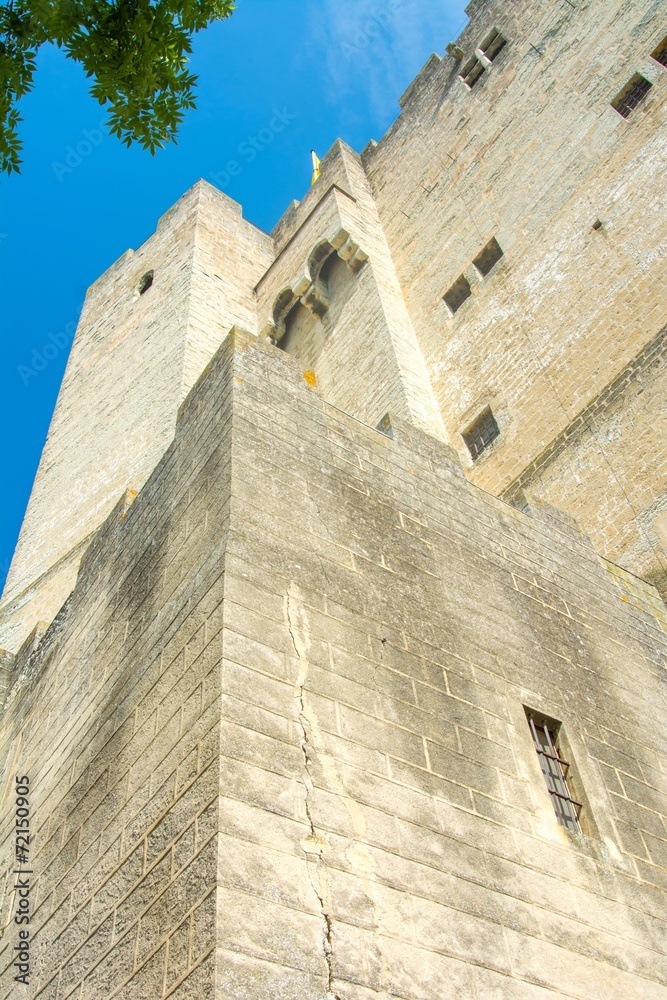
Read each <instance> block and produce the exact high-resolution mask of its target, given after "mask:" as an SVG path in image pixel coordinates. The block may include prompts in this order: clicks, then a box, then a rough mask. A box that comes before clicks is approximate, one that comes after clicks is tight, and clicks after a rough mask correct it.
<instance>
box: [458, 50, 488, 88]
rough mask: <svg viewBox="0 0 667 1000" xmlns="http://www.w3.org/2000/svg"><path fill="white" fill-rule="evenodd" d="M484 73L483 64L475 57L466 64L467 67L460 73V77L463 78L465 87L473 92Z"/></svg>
mask: <svg viewBox="0 0 667 1000" xmlns="http://www.w3.org/2000/svg"><path fill="white" fill-rule="evenodd" d="M483 72H484V66H483V65H482V64H481V62H480V61H479V59H478V58H477V56H473V57H472V59H470V60H469V61H468V62H467V63H466V64H465V66H464V67H463V69H462V70H461V72H460V73H459V76H460V77H461V79H462V80H463V82H464V83H465V85H466V86H467V87H470V89H471V90H472V88H473V87H474V86H475V84H476V83H477V81H478V80H479V78H480V77H481V75H482V73H483Z"/></svg>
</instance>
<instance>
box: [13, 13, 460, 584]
mask: <svg viewBox="0 0 667 1000" xmlns="http://www.w3.org/2000/svg"><path fill="white" fill-rule="evenodd" d="M463 8H464V4H463V2H459V0H238V9H237V11H236V12H235V13H234V15H233V16H232V18H231V19H230V20H228V21H225V22H222V23H220V24H216V25H214V26H213V27H211V28H209V29H208V30H207V31H205V32H202V33H201V34H199V35H198V36H197V37H196V38H195V41H194V51H193V55H192V60H191V69H192V71H193V72H195V73H196V74H198V76H199V85H198V101H197V109H196V110H195V111H192V112H190V113H188V115H187V117H186V120H185V122H184V125H183V127H182V129H181V132H180V135H179V140H178V145H171V146H169V147H168V148H165V149H164V150H162V151H160V152H158V153H157V154H156V156H155V157H151V156H150V154H148V153H145V152H142V151H141V150H140V149H138V148H131V149H129V150H128V149H127V148H125V147H124V146H121V145H120V144H119V143H118V141H117V140H116V139H115V138H114V137H112V136H109V135H108V134H107V133H106V130H105V129H104V125H103V122H104V118H105V115H104V110H103V109H102V108H100V106H99V105H98V104H96V103H95V102H94V101H92V100H91V98H90V97H89V96H88V92H87V81H86V79H85V77H84V75H83V72H82V71H81V69H80V68H79V67H78V66H77V65H75V64H73V63H71V62H70V61H69V60H67V59H65V58H64V57H63V56H62V54H61V53H60V52H58V50H56V49H54V48H52V47H43V48H42V49H41V50H40V53H39V59H38V72H37V76H36V84H35V89H34V91H33V92H32V93H31V94H30V95H28V96H27V97H26V98H25V99H24V100H23V102H22V106H21V110H22V114H23V117H24V123H23V125H22V126H21V137H22V139H23V141H24V154H23V155H24V166H23V170H22V173H21V174H20V175H12V176H11V177H10V178H8V179H5V178H3V179H2V180H1V181H0V273H1V274H2V282H3V295H2V310H1V313H0V316H1V320H0V333H1V340H0V349H1V350H2V369H1V370H2V379H3V389H2V406H3V408H4V411H5V412H4V413H3V414H2V418H1V419H2V426H3V428H4V429H5V432H4V434H3V436H2V456H1V461H2V468H3V470H4V472H5V488H4V490H3V491H2V517H1V524H0V585H1V584H2V583H3V582H4V578H5V575H6V572H7V570H8V568H9V562H10V560H11V556H12V552H13V550H14V545H15V544H16V538H17V536H18V532H19V528H20V525H21V521H22V518H23V513H24V511H25V507H26V504H27V502H28V497H29V495H30V489H31V487H32V482H33V479H34V475H35V472H36V470H37V465H38V462H39V457H40V454H41V450H42V447H43V444H44V440H45V438H46V433H47V430H48V426H49V421H50V419H51V414H52V412H53V407H54V404H55V401H56V396H57V393H58V387H59V385H60V382H61V379H62V375H63V372H64V369H65V364H66V362H67V353H68V350H69V345H70V343H71V339H72V335H73V332H74V327H75V325H76V321H77V319H78V315H79V312H80V309H81V304H82V302H83V299H84V296H85V293H86V288H87V287H88V286H89V285H90V284H91V283H92V282H93V281H94V280H95V279H96V278H97V277H98V276H99V275H100V274H101V273H102V271H104V270H105V269H106V268H107V267H108V266H109V265H110V264H111V263H112V262H113V261H114V260H116V259H117V258H118V257H119V256H120V255H121V254H122V253H124V251H125V250H126V249H127V248H128V247H132V248H136V247H138V246H139V245H140V244H141V243H142V242H143V241H144V240H145V239H146V238H147V237H148V236H149V235H150V234H151V233H152V232H153V231H154V229H155V225H156V223H157V219H158V217H159V216H160V215H161V214H162V213H163V212H164V211H166V209H167V208H169V206H170V205H172V204H173V203H174V202H175V201H176V200H177V198H179V197H180V195H181V194H182V193H183V192H184V191H186V190H187V188H189V187H190V186H191V185H192V184H193V183H194V182H195V181H197V180H198V179H199V178H200V177H204V178H205V179H207V180H209V181H210V182H211V183H213V184H217V186H218V187H222V188H223V190H224V191H225V192H226V193H227V194H228V195H230V197H232V198H234V199H236V200H237V201H239V202H241V204H242V205H243V208H244V215H245V217H246V218H248V219H250V220H251V221H252V222H254V223H255V224H256V225H258V226H261V227H262V228H263V229H271V228H272V226H273V225H274V223H275V222H276V221H277V219H278V218H279V217H280V215H281V214H282V212H283V211H284V210H285V208H286V207H287V205H288V203H289V202H290V201H291V200H292V199H293V198H301V197H302V195H303V193H304V191H305V190H306V189H307V187H308V184H309V181H310V155H309V150H310V149H311V147H314V148H315V149H316V150H317V151H318V153H319V154H320V156H323V155H324V153H325V152H326V151H327V149H328V148H329V147H330V146H331V144H332V143H333V142H334V140H335V139H336V138H338V137H341V138H342V139H344V140H345V141H346V142H347V143H349V144H350V145H351V146H352V147H353V148H355V149H357V150H361V149H362V148H363V147H364V146H365V145H366V143H367V142H368V141H369V139H377V140H379V139H380V138H381V136H382V135H383V133H384V132H385V131H386V130H387V128H388V127H389V125H390V124H391V122H392V121H393V120H394V118H395V117H396V115H397V113H398V98H399V96H400V95H401V93H402V92H403V91H404V90H405V88H406V87H407V85H408V84H409V82H410V80H411V79H412V78H413V77H414V76H415V74H416V73H417V72H418V71H419V69H420V68H421V66H422V65H423V64H424V63H425V62H426V60H427V59H428V57H429V55H430V54H431V53H432V52H440V53H442V52H443V51H444V48H445V45H446V44H447V42H449V41H451V40H452V39H454V38H456V36H457V35H458V34H459V32H460V30H461V29H462V27H463V26H464V24H465V23H466V17H465V14H464V10H463ZM275 110H278V111H280V112H283V113H284V114H285V115H286V117H287V118H288V125H287V126H286V127H285V128H284V129H283V131H281V132H280V133H277V134H276V135H275V138H274V139H273V140H272V141H271V142H270V143H268V144H266V145H265V146H264V147H263V148H262V150H261V152H260V153H259V154H258V155H257V156H256V157H255V158H254V160H253V161H252V162H248V160H249V158H248V157H247V156H244V155H242V154H240V153H239V147H240V146H241V144H242V143H244V142H247V141H248V139H249V138H251V137H253V136H256V135H257V134H258V133H259V132H260V130H262V129H265V128H266V126H267V125H268V122H269V121H270V120H271V118H272V117H273V115H274V113H275ZM266 134H267V133H266V131H264V132H263V135H264V137H266ZM243 148H246V147H243ZM230 160H236V161H237V162H239V163H240V166H241V171H240V173H237V174H236V176H232V177H230V176H228V174H227V171H226V170H225V167H226V164H227V163H228V162H229V161H230Z"/></svg>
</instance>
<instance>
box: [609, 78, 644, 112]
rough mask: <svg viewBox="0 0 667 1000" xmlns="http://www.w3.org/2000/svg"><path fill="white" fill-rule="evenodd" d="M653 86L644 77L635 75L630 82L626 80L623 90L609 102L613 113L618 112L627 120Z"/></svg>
mask: <svg viewBox="0 0 667 1000" xmlns="http://www.w3.org/2000/svg"><path fill="white" fill-rule="evenodd" d="M652 86H653V84H652V83H650V82H649V81H648V80H647V79H645V77H643V76H641V75H640V74H639V73H635V75H634V76H633V77H632V79H631V80H628V82H627V83H626V85H625V87H623V90H622V91H621V92H620V94H618V96H617V97H615V98H614V100H613V101H612V102H611V106H612V108H613V109H614V111H618V113H619V115H621V116H622V117H623V118H629V117H630V115H631V114H632V112H633V111H634V109H635V108H636V107H637V105H638V104H640V103H641V102H642V101H643V100H644V98H645V97H646V95H647V94H648V92H649V90H650V89H651V87H652Z"/></svg>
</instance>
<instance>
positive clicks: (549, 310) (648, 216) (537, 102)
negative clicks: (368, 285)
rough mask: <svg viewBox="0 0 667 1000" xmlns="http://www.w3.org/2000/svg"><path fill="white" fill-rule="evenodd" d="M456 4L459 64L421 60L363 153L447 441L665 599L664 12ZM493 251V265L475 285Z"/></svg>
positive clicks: (480, 476)
mask: <svg viewBox="0 0 667 1000" xmlns="http://www.w3.org/2000/svg"><path fill="white" fill-rule="evenodd" d="M468 10H469V13H470V15H471V21H470V24H469V25H468V27H467V28H466V30H465V31H464V33H463V35H462V36H461V37H460V38H459V39H458V42H457V46H458V51H457V50H456V49H454V50H453V54H449V55H447V56H445V57H444V58H442V59H440V58H439V57H437V56H433V57H432V59H431V60H430V61H429V63H428V64H427V65H426V67H425V68H424V70H423V71H422V73H421V74H420V75H419V76H418V77H417V79H416V80H415V81H414V82H413V84H412V85H411V87H410V88H409V90H408V91H407V92H406V94H405V95H404V97H403V99H402V113H401V115H400V117H399V118H398V120H397V121H396V123H395V125H394V126H393V127H392V128H391V129H390V131H389V132H388V134H387V135H386V136H385V137H384V138H383V140H382V141H381V142H380V143H379V145H372V146H370V147H369V148H368V149H367V150H366V151H365V152H364V155H363V162H364V165H365V167H366V169H367V171H368V176H369V179H370V181H371V186H372V189H373V193H374V195H375V198H376V203H377V208H378V212H379V215H380V219H381V222H382V226H383V229H384V232H385V234H386V238H387V243H388V245H389V248H390V251H391V254H392V259H393V261H394V264H395V266H396V272H397V275H398V279H399V281H400V285H401V288H402V290H403V294H404V296H405V301H406V305H407V308H408V312H409V314H410V317H411V320H412V322H413V324H414V328H415V331H416V333H417V337H418V339H419V342H420V344H421V347H422V349H423V351H424V356H425V359H426V363H427V366H428V370H429V374H430V377H431V380H432V384H433V388H434V391H435V394H436V396H437V399H438V402H439V404H440V407H441V411H442V414H443V419H444V421H445V426H446V429H447V435H448V438H449V440H450V442H451V443H452V444H453V445H454V446H455V447H456V448H457V450H458V452H459V454H460V457H461V461H462V463H463V464H464V467H465V468H466V474H467V475H469V477H470V478H471V480H472V481H473V482H476V483H478V484H479V485H480V486H483V487H484V488H485V489H487V490H490V491H491V492H492V493H495V494H496V495H499V494H502V493H505V494H507V495H508V496H515V495H516V493H517V491H518V490H523V491H524V492H527V493H529V494H531V495H533V496H536V497H542V498H543V499H546V500H548V501H549V502H551V503H553V504H555V505H556V506H562V507H563V508H564V509H566V510H568V511H569V512H570V513H571V514H572V515H573V516H575V517H576V518H578V519H579V520H580V521H581V522H582V523H583V524H585V525H586V527H587V530H588V531H590V533H591V537H592V539H593V542H594V544H595V545H596V547H597V548H598V549H599V550H600V551H601V552H603V553H605V554H606V555H607V556H608V557H609V558H612V559H614V560H615V561H617V562H621V564H622V565H624V566H626V567H627V568H628V569H631V570H632V571H633V572H635V573H639V574H640V575H642V576H645V577H647V578H649V579H651V580H654V581H655V582H657V583H659V584H660V585H661V586H662V587H663V588H664V587H665V586H667V576H666V575H665V574H666V573H667V552H666V551H665V549H664V528H662V529H661V527H660V524H661V523H662V522H660V520H659V519H660V517H662V518H663V520H664V518H665V511H667V499H666V495H665V483H666V481H667V475H666V474H667V468H666V466H665V449H664V447H661V446H660V442H661V441H664V440H665V438H667V425H666V424H665V409H664V407H660V405H659V401H660V398H663V399H664V398H665V394H666V385H665V381H664V372H665V366H664V358H665V351H666V348H665V329H666V324H667V312H666V311H665V299H664V295H663V294H662V293H661V291H660V290H661V289H662V288H664V285H665V281H666V280H667V220H666V219H665V213H664V211H663V205H664V176H665V169H666V167H667V144H666V140H665V123H666V121H667V103H666V101H665V96H666V95H667V68H665V66H664V65H662V64H661V63H660V62H658V61H657V60H656V59H654V58H652V57H651V53H652V52H654V51H655V49H656V47H657V46H658V44H659V42H660V41H661V40H662V39H664V38H665V36H667V18H666V17H665V15H664V7H663V5H662V4H660V3H657V2H655V0H638V2H633V3H631V4H629V3H626V2H621V0H606V2H604V3H587V2H586V3H577V4H571V3H562V2H555V0H553V2H551V0H550V2H543V3H520V4H507V3H505V2H495V0H485V2H483V3H477V4H473V5H471V6H470V7H469V8H468ZM494 29H495V30H497V31H498V32H500V33H501V35H502V36H503V37H504V38H505V39H506V44H505V45H504V47H503V48H502V49H501V50H500V52H499V53H498V54H497V55H495V56H494V58H493V60H492V61H489V60H488V59H485V57H484V55H483V53H482V51H481V49H482V47H483V46H484V45H485V43H486V40H487V39H488V37H489V35H490V33H492V31H493V30H494ZM476 52H477V56H476V55H475V53H476ZM475 59H477V65H478V66H479V67H480V68H481V69H482V70H483V72H482V74H481V76H480V77H479V78H478V79H477V81H476V82H474V85H473V86H472V88H469V87H468V86H467V85H466V83H465V82H464V80H463V79H462V78H461V76H462V74H465V71H466V69H467V67H468V66H469V65H470V60H475ZM637 73H639V74H641V75H643V76H644V77H645V79H646V80H648V81H649V82H650V83H652V87H651V89H650V90H649V92H648V95H647V96H646V98H645V100H644V101H643V102H642V103H641V104H639V105H638V106H637V108H636V110H634V111H633V112H632V113H631V114H630V116H629V117H628V118H627V119H626V118H623V117H621V115H620V114H618V112H617V111H615V110H614V108H613V107H612V106H611V102H612V101H613V100H614V98H615V97H616V96H617V95H618V94H619V92H620V91H621V90H622V88H623V87H624V85H625V84H626V83H627V82H628V81H629V80H630V79H631V78H632V77H633V76H634V75H635V74H637ZM598 223H601V226H600V227H599V228H597V229H595V228H593V227H594V225H597V224H598ZM492 239H496V240H497V243H498V245H499V246H500V248H501V250H502V251H503V257H502V258H501V259H500V260H499V262H498V263H497V264H496V265H495V266H494V267H493V268H492V269H491V270H490V271H489V273H488V274H486V275H485V276H484V275H482V274H481V273H480V270H479V269H478V268H477V267H476V266H475V264H474V263H473V261H474V260H475V259H476V258H477V257H478V255H479V254H480V252H481V251H482V250H483V248H484V247H485V246H486V245H487V244H488V243H489V242H490V241H491V240H492ZM461 276H463V277H464V278H465V279H466V280H467V281H468V282H469V284H470V289H471V295H470V296H469V297H468V298H467V300H466V301H464V302H463V304H462V305H461V306H460V308H459V309H458V310H457V311H456V312H455V313H454V314H452V313H451V311H450V309H449V308H448V306H447V304H446V302H445V301H444V298H443V296H444V295H445V293H446V292H447V291H448V290H449V289H450V288H451V287H452V286H453V285H454V283H455V282H456V280H457V279H458V278H460V277H461ZM642 393H643V395H642ZM489 405H490V407H491V409H492V411H493V414H494V416H495V417H496V419H497V422H498V426H499V428H500V432H501V433H500V436H499V438H497V440H496V442H495V443H494V445H493V447H491V448H489V449H488V451H486V452H485V453H484V454H483V455H482V456H481V457H480V458H479V459H478V460H477V461H476V462H474V463H473V462H472V459H471V457H470V454H469V452H468V450H467V448H466V446H465V444H464V441H463V437H462V432H463V431H465V430H466V429H467V428H468V426H469V425H470V424H471V423H472V422H473V420H474V419H475V418H476V417H477V416H478V415H479V414H480V412H481V411H482V410H484V408H485V407H486V406H489ZM661 535H662V544H661Z"/></svg>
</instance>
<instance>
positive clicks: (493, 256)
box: [473, 236, 503, 278]
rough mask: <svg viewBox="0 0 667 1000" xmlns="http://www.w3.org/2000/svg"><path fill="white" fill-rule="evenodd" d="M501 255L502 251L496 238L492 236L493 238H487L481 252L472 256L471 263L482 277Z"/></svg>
mask: <svg viewBox="0 0 667 1000" xmlns="http://www.w3.org/2000/svg"><path fill="white" fill-rule="evenodd" d="M502 256H503V251H502V250H501V248H500V244H499V243H498V240H497V239H496V238H495V236H494V237H493V239H491V240H489V242H488V243H487V244H486V246H485V247H484V249H483V250H482V252H481V253H479V254H478V255H477V256H476V257H475V258H474V260H473V264H474V265H475V267H476V268H477V270H478V271H479V273H480V274H481V275H482V277H483V278H485V277H486V275H487V274H488V273H489V271H490V270H491V268H492V267H495V265H496V264H497V263H498V261H499V260H500V258H501V257H502Z"/></svg>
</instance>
